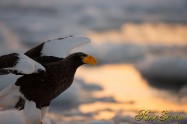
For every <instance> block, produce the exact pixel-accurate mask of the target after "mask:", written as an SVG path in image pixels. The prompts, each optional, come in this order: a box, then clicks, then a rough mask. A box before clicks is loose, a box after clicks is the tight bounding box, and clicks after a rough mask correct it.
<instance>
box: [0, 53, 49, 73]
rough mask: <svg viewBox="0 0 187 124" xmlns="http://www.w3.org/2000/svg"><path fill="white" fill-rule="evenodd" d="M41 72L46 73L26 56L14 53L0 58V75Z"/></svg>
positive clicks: (39, 65)
mask: <svg viewBox="0 0 187 124" xmlns="http://www.w3.org/2000/svg"><path fill="white" fill-rule="evenodd" d="M41 71H45V68H44V67H43V66H42V65H41V64H39V63H38V62H36V61H34V60H32V59H31V58H29V57H27V56H26V55H24V54H19V53H12V54H8V55H3V56H1V57H0V75H6V74H9V73H13V74H16V75H26V74H32V73H38V72H41Z"/></svg>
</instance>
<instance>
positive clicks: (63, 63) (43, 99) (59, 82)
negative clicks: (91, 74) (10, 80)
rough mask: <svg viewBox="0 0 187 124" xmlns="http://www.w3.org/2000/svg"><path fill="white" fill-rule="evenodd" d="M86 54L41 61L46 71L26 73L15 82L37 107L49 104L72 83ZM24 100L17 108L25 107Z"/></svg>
mask: <svg viewBox="0 0 187 124" xmlns="http://www.w3.org/2000/svg"><path fill="white" fill-rule="evenodd" d="M86 56H87V54H84V53H74V54H72V55H70V56H68V57H66V58H65V59H62V60H60V61H57V62H51V63H47V64H46V63H45V64H44V63H41V64H43V66H44V67H45V68H46V72H43V73H38V74H30V75H25V76H23V77H21V78H19V79H18V80H17V82H16V83H15V84H16V85H17V86H20V91H21V93H22V94H24V97H26V99H28V100H30V101H34V102H35V103H36V106H37V108H41V107H45V106H49V104H50V102H51V100H53V99H54V98H56V97H57V96H58V95H60V94H61V93H62V92H63V91H65V90H66V89H67V88H68V87H69V86H70V85H71V84H72V82H73V79H74V74H75V72H76V70H77V68H78V67H79V66H81V65H83V64H85V63H84V62H83V61H82V58H83V57H86ZM19 102H20V101H19ZM23 102H24V101H22V102H20V103H18V104H17V105H16V108H19V109H20V108H21V109H23Z"/></svg>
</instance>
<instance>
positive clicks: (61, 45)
mask: <svg viewBox="0 0 187 124" xmlns="http://www.w3.org/2000/svg"><path fill="white" fill-rule="evenodd" d="M89 42H90V39H89V38H87V37H85V36H70V37H66V38H59V39H55V40H51V41H48V42H45V44H44V46H43V48H42V51H41V56H54V57H59V58H65V57H66V56H67V55H68V53H69V51H71V50H72V49H73V48H75V47H78V46H80V45H83V44H86V43H89Z"/></svg>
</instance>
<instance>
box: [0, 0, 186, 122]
mask: <svg viewBox="0 0 187 124" xmlns="http://www.w3.org/2000/svg"><path fill="white" fill-rule="evenodd" d="M186 13H187V1H186V0H177V1H176V0H156V1H155V0H115V1H114V0H102V1H101V0H94V1H93V0H76V1H73V0H53V1H50V0H40V1H39V0H32V1H31V0H14V1H12V0H1V1H0V55H4V54H7V53H11V52H25V51H27V50H28V49H30V48H32V47H33V46H36V45H38V44H40V43H42V42H44V41H47V40H50V39H55V38H59V37H64V36H68V35H80V34H81V35H86V36H88V37H89V38H90V39H91V40H92V43H91V44H88V45H84V46H82V47H80V48H76V49H74V50H73V51H72V52H77V51H82V52H86V53H88V54H92V55H93V56H94V57H95V58H96V59H97V61H98V64H97V66H95V67H92V66H83V67H80V68H79V69H78V70H77V73H76V76H75V81H74V83H73V85H72V86H71V87H70V88H69V89H68V90H67V91H65V92H64V93H63V94H61V95H60V96H59V97H58V98H56V99H55V100H54V101H53V102H52V103H51V106H50V110H49V113H48V114H47V116H46V119H45V120H44V124H61V123H63V124H150V123H151V124H163V122H162V121H160V120H159V119H158V120H154V121H145V120H141V121H137V120H136V118H135V116H136V115H138V114H139V112H140V111H141V110H151V112H152V115H159V116H160V115H161V114H162V112H163V111H168V112H169V115H180V116H182V117H183V119H182V121H177V120H172V121H169V120H166V121H165V122H164V123H166V124H186V123H187V35H186V34H187V14H186ZM17 78H18V77H17V76H15V75H7V76H0V90H2V89H4V88H5V87H7V86H8V85H10V84H12V83H14V81H15V80H16V79H17ZM21 123H23V118H22V113H21V112H17V111H15V110H12V109H11V110H1V111H0V124H21Z"/></svg>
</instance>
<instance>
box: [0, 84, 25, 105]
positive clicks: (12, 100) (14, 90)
mask: <svg viewBox="0 0 187 124" xmlns="http://www.w3.org/2000/svg"><path fill="white" fill-rule="evenodd" d="M19 89H20V88H19V86H16V85H15V84H12V85H10V86H8V87H7V88H5V89H4V90H2V91H1V92H0V107H3V108H7V107H14V106H15V105H16V103H17V102H18V101H19V98H20V97H21V96H22V95H21V93H20V92H19Z"/></svg>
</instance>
